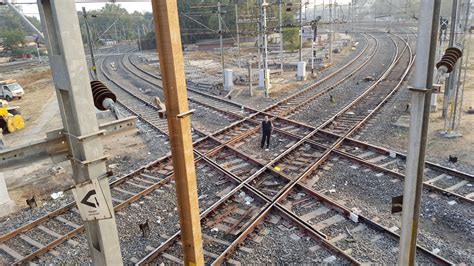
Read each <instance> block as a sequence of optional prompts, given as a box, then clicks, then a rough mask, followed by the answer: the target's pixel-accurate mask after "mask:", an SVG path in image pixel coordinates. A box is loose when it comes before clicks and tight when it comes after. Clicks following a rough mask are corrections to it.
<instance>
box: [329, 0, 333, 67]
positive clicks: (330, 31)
mask: <svg viewBox="0 0 474 266" xmlns="http://www.w3.org/2000/svg"><path fill="white" fill-rule="evenodd" d="M332 23H333V19H332V1H330V3H329V62H331V63H332Z"/></svg>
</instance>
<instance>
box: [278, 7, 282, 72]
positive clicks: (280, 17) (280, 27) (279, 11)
mask: <svg viewBox="0 0 474 266" xmlns="http://www.w3.org/2000/svg"><path fill="white" fill-rule="evenodd" d="M282 5H283V0H278V17H279V24H280V25H279V29H280V69H281V71H283V16H282Z"/></svg>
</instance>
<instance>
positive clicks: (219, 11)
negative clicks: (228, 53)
mask: <svg viewBox="0 0 474 266" xmlns="http://www.w3.org/2000/svg"><path fill="white" fill-rule="evenodd" d="M217 20H218V21H219V44H220V46H221V64H222V84H224V82H225V81H224V79H225V78H224V77H225V74H224V69H225V65H224V46H223V43H222V35H223V32H222V21H221V2H217Z"/></svg>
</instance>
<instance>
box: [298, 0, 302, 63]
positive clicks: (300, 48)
mask: <svg viewBox="0 0 474 266" xmlns="http://www.w3.org/2000/svg"><path fill="white" fill-rule="evenodd" d="M299 58H300V60H299V61H300V62H301V61H303V0H300V57H299Z"/></svg>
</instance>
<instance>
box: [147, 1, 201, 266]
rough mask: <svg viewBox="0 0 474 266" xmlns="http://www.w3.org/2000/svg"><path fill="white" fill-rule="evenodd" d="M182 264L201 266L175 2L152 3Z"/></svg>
mask: <svg viewBox="0 0 474 266" xmlns="http://www.w3.org/2000/svg"><path fill="white" fill-rule="evenodd" d="M151 3H152V7H153V17H154V22H155V23H154V25H155V32H156V44H157V50H158V54H159V57H160V68H161V77H162V81H163V89H164V93H165V103H166V108H167V110H166V112H167V117H168V129H169V136H170V142H171V154H172V157H173V167H174V175H175V179H176V192H177V198H178V210H179V220H180V225H181V241H182V243H183V248H184V262H185V265H204V255H203V247H202V235H201V224H200V217H199V202H198V194H197V185H196V169H195V167H194V155H193V144H192V138H191V117H190V114H189V112H188V96H187V93H186V80H185V77H184V64H183V52H182V50H181V35H180V29H179V18H178V6H177V2H176V0H152V1H151Z"/></svg>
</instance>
